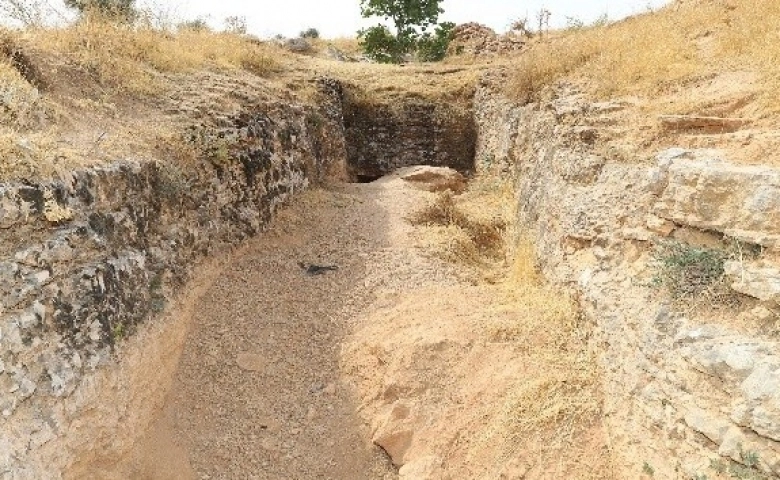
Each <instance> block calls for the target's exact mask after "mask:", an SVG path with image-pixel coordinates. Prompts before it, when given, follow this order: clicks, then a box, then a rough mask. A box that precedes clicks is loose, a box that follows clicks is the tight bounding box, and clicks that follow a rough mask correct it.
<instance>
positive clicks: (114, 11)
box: [65, 0, 136, 20]
mask: <svg viewBox="0 0 780 480" xmlns="http://www.w3.org/2000/svg"><path fill="white" fill-rule="evenodd" d="M65 5H67V6H68V7H70V8H73V9H75V10H78V11H79V13H81V14H85V13H97V14H100V15H104V16H106V17H111V18H116V19H122V20H131V19H133V18H134V17H135V14H136V11H135V0H65Z"/></svg>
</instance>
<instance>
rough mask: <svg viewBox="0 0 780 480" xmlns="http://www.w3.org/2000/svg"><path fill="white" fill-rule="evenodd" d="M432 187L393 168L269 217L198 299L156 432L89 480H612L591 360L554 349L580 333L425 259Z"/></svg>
mask: <svg viewBox="0 0 780 480" xmlns="http://www.w3.org/2000/svg"><path fill="white" fill-rule="evenodd" d="M433 198H434V194H432V193H429V192H424V191H421V190H418V189H414V188H413V187H411V186H410V185H408V184H407V183H405V182H404V181H403V180H401V179H400V178H399V177H397V176H390V177H386V178H384V179H381V180H379V181H377V182H374V183H371V184H363V185H342V186H338V187H333V188H331V189H329V190H327V191H326V190H315V191H310V192H308V193H306V194H304V195H303V197H301V198H299V199H298V200H297V201H296V202H294V205H292V206H291V207H289V208H286V209H285V210H284V211H282V212H280V214H279V216H278V217H277V220H276V221H275V222H274V227H273V228H272V229H271V230H270V231H269V232H267V233H266V234H264V235H261V236H260V237H259V238H257V239H256V240H253V241H252V243H251V244H250V245H249V246H247V247H245V248H243V249H242V250H241V251H240V252H238V253H237V254H234V255H233V256H232V259H231V262H230V264H229V265H227V266H226V267H225V268H224V269H223V270H222V271H221V273H219V275H218V276H217V278H216V280H215V281H214V282H213V284H212V285H211V286H210V288H209V289H208V290H207V292H206V293H205V294H204V295H202V296H201V297H200V298H199V299H198V300H197V302H196V303H195V305H194V309H193V313H192V320H191V325H190V327H189V328H190V331H189V334H188V337H187V339H186V342H185V345H184V349H183V354H182V357H181V361H180V363H179V366H178V369H177V370H176V373H175V376H174V380H173V382H172V387H171V390H170V393H169V395H168V397H167V401H166V403H165V406H164V407H163V408H161V409H160V411H159V412H158V415H157V418H156V420H155V421H154V424H153V426H152V428H151V429H150V430H149V431H148V433H147V434H146V435H145V436H144V438H143V439H141V440H140V441H139V442H138V443H137V445H136V446H135V448H134V450H133V452H132V454H131V455H129V456H128V458H125V459H122V460H121V461H120V462H118V465H119V466H116V467H112V468H111V469H106V468H103V469H101V470H100V471H101V472H103V473H101V474H100V475H97V474H95V476H93V477H92V478H133V479H171V478H176V479H196V478H198V479H218V478H224V479H233V478H257V479H317V478H322V479H338V480H341V479H394V478H399V476H400V478H406V479H425V478H429V479H445V478H450V479H459V478H507V479H508V478H613V477H612V474H611V471H612V469H611V460H610V455H609V449H608V447H607V445H606V442H605V436H604V432H603V431H602V428H601V424H600V422H599V421H598V416H597V414H598V403H599V402H598V398H597V397H598V392H597V390H598V389H597V387H596V386H595V385H594V384H592V382H591V383H588V382H587V381H585V380H583V374H582V371H584V370H588V371H590V370H589V369H590V368H591V367H592V365H590V363H589V362H590V360H589V359H588V357H587V355H584V356H582V357H581V361H582V362H583V365H582V368H581V369H576V368H575V369H572V368H571V366H570V365H562V364H561V360H558V358H567V357H566V354H565V352H564V351H565V350H566V351H575V350H576V351H578V352H579V351H580V350H578V349H579V348H580V346H581V345H579V344H576V342H575V343H572V344H566V345H556V344H555V341H556V339H560V338H562V337H561V335H559V332H555V331H554V330H555V329H556V328H557V327H558V326H559V325H558V324H556V318H558V317H556V316H555V315H552V316H545V315H536V314H537V313H538V312H537V310H535V309H539V308H545V307H543V306H541V307H540V305H543V302H542V303H539V304H538V305H536V304H533V305H532V304H528V303H527V302H526V303H525V304H523V302H524V301H525V300H523V298H525V297H523V295H522V294H520V295H516V294H515V293H513V288H512V284H510V283H503V284H500V283H499V284H497V283H496V281H495V275H493V276H491V281H490V282H486V281H482V280H480V279H479V278H480V277H479V276H474V275H466V274H464V268H463V267H462V266H459V265H457V264H454V263H451V262H448V261H445V260H443V259H442V258H440V256H437V255H435V254H434V253H435V252H433V251H432V250H431V247H430V242H429V241H423V238H424V237H425V236H426V227H424V226H413V225H412V224H411V223H410V222H409V221H408V220H407V218H408V216H409V215H410V214H411V213H412V212H414V211H416V210H418V209H420V208H422V207H423V206H424V205H425V204H426V202H429V201H431V200H432V199H433ZM301 264H303V267H308V266H309V265H312V264H314V265H321V266H337V267H338V269H337V270H327V271H324V272H323V273H322V274H317V275H312V274H310V273H309V272H308V271H307V269H306V268H303V267H302V266H301ZM523 309H525V310H527V311H528V312H530V315H532V316H534V315H535V318H538V319H539V320H540V321H544V322H549V327H550V330H549V331H547V332H543V331H542V332H539V331H538V330H537V327H536V326H534V325H531V324H525V325H520V324H519V323H518V322H523V321H524V320H523V318H525V317H523V315H524V313H523ZM561 318H563V317H561ZM535 337H538V340H534V338H535ZM550 343H552V345H550ZM540 349H546V350H547V351H546V352H545V354H544V355H540V354H538V351H540ZM555 349H562V350H561V352H562V353H561V354H560V355H559V354H558V353H557V352H556V351H555ZM578 361H580V360H578ZM556 362H558V363H556ZM551 374H552V375H551ZM567 381H568V382H570V383H569V385H574V387H575V390H576V391H571V392H568V393H567V392H563V396H561V395H562V394H561V392H560V391H558V390H556V388H558V387H557V386H561V385H564V386H565V385H566V382H567ZM583 382H585V383H583ZM586 383H588V384H587V385H586ZM537 387H539V388H542V389H541V390H539V389H538V388H537ZM537 392H542V393H544V392H546V393H547V394H548V396H547V398H549V399H550V400H551V403H548V404H541V403H538V402H536V400H534V399H532V400H530V401H529V402H528V403H529V404H528V405H525V406H523V405H522V403H523V402H524V401H527V400H524V399H525V398H527V397H528V395H529V394H530V395H532V396H533V395H536V393H537ZM567 395H568V397H567ZM585 397H587V398H585ZM583 398H584V403H583ZM531 404H533V405H531ZM585 404H587V405H589V406H588V407H587V408H582V406H583V405H585ZM534 405H535V406H534ZM525 407H528V408H525ZM536 407H539V408H536ZM399 408H400V409H401V410H403V411H408V412H409V414H408V415H407V416H406V417H403V416H402V418H395V417H394V416H393V415H394V413H393V412H398V411H399ZM526 411H530V412H532V416H533V417H534V418H533V419H532V420H531V421H530V423H529V422H528V421H526V420H527V419H528V415H526V413H527V412H526ZM524 412H525V413H524ZM550 412H553V413H552V414H551V413H550ZM524 415H525V416H524ZM542 417H543V418H542ZM394 422H395V423H394ZM529 426H530V429H529ZM398 431H400V432H401V437H402V438H404V439H408V440H409V441H408V442H407V441H405V440H404V442H403V443H404V444H403V445H401V446H400V447H399V448H400V450H399V448H396V447H398V445H390V444H388V443H387V441H386V440H387V438H390V440H391V441H390V443H392V439H393V438H396V437H394V436H393V435H394V432H396V433H397V432H398ZM388 435H389V436H388ZM399 438H400V437H399ZM374 442H376V443H378V444H382V445H383V446H384V447H386V448H387V451H386V450H385V449H383V448H380V447H379V446H377V445H375V443H374ZM556 452H557V453H556ZM562 452H565V455H562V454H561V453H562ZM394 463H395V465H394ZM109 470H110V471H111V473H110V474H109V473H105V472H108V471H109ZM83 471H89V469H88V468H87V469H83V470H82V472H83ZM93 472H97V470H93ZM80 478H89V475H86V476H85V475H84V474H83V473H82V474H81V476H80Z"/></svg>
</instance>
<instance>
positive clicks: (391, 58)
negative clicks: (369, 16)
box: [358, 25, 414, 63]
mask: <svg viewBox="0 0 780 480" xmlns="http://www.w3.org/2000/svg"><path fill="white" fill-rule="evenodd" d="M358 38H359V39H360V46H361V48H363V52H364V53H365V54H366V56H367V57H368V58H370V59H372V60H374V61H376V62H379V63H401V62H402V61H403V59H404V55H405V54H406V53H408V52H410V51H411V50H412V45H413V43H414V42H413V40H412V39H409V38H407V39H398V38H396V36H395V35H393V33H392V32H391V31H390V29H389V28H387V27H385V26H384V25H376V26H374V27H370V28H367V29H364V30H361V31H359V32H358Z"/></svg>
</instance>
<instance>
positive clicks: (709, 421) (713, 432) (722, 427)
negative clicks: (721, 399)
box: [685, 408, 731, 445]
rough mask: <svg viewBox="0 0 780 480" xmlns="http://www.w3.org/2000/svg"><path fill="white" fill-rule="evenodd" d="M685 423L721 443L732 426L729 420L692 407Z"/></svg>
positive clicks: (686, 415)
mask: <svg viewBox="0 0 780 480" xmlns="http://www.w3.org/2000/svg"><path fill="white" fill-rule="evenodd" d="M685 423H687V424H688V426H689V427H691V428H692V429H694V430H696V431H697V432H699V433H701V434H702V435H704V436H705V437H707V438H709V439H710V440H712V441H713V442H715V443H717V444H718V445H720V444H721V443H723V439H724V438H725V435H726V433H727V432H728V431H729V428H731V423H730V422H728V421H727V420H723V419H721V418H718V417H715V416H713V415H711V414H709V413H708V412H706V411H704V410H701V409H699V408H692V409H690V410H689V411H688V413H686V414H685Z"/></svg>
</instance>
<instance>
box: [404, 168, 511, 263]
mask: <svg viewBox="0 0 780 480" xmlns="http://www.w3.org/2000/svg"><path fill="white" fill-rule="evenodd" d="M474 185H479V182H476V183H475V184H472V186H470V187H469V191H468V192H467V193H466V194H464V195H463V196H459V197H456V196H454V195H453V194H452V193H451V192H442V193H440V194H438V195H437V196H436V198H435V199H434V201H433V202H431V203H430V204H429V205H428V206H426V207H425V208H423V209H422V210H420V211H417V212H415V213H413V214H412V215H410V217H409V221H410V222H411V223H412V224H413V225H424V226H426V227H428V229H427V230H426V231H425V233H426V234H427V240H428V242H429V245H430V246H433V247H434V251H435V252H436V253H437V254H438V255H439V256H440V257H441V258H444V259H446V260H448V261H451V262H454V263H460V264H463V265H470V266H476V267H484V266H488V265H491V264H492V263H494V262H503V261H504V260H505V255H506V245H507V225H508V222H509V217H508V216H507V215H505V214H504V212H502V211H501V209H495V208H491V207H496V206H497V205H500V204H502V203H501V199H502V198H503V196H504V193H505V192H504V191H503V190H487V189H486V190H481V191H480V190H479V188H478V187H475V186H474Z"/></svg>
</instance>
